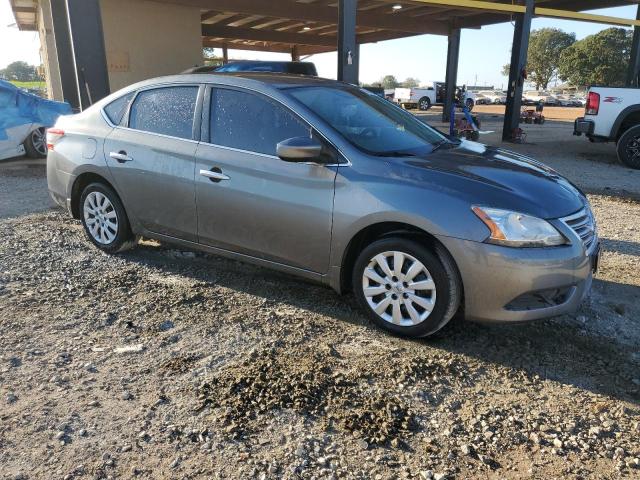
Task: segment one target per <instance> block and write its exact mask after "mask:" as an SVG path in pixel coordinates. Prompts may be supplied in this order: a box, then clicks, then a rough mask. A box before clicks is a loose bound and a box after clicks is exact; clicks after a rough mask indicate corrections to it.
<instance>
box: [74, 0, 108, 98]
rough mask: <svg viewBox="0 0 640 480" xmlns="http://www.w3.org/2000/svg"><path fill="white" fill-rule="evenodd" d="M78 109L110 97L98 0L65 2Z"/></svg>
mask: <svg viewBox="0 0 640 480" xmlns="http://www.w3.org/2000/svg"><path fill="white" fill-rule="evenodd" d="M66 3H67V17H68V22H69V36H70V38H71V47H72V52H73V63H74V65H75V75H76V80H77V82H78V98H79V99H80V108H81V109H85V108H87V107H89V106H90V105H92V104H93V103H95V102H97V101H98V100H101V99H102V98H104V97H106V96H107V95H109V93H110V88H109V70H108V68H107V54H106V52H105V48H104V35H103V33H102V16H101V14H100V2H99V0H66Z"/></svg>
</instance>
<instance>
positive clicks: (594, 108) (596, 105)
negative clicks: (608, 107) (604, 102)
mask: <svg viewBox="0 0 640 480" xmlns="http://www.w3.org/2000/svg"><path fill="white" fill-rule="evenodd" d="M599 110H600V94H599V93H596V92H589V95H588V96H587V106H586V108H585V113H586V114H587V115H597V114H598V111H599Z"/></svg>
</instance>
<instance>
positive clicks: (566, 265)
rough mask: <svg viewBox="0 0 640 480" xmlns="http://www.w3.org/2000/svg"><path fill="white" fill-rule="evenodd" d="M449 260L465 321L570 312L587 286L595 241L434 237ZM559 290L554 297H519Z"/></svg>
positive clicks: (503, 320)
mask: <svg viewBox="0 0 640 480" xmlns="http://www.w3.org/2000/svg"><path fill="white" fill-rule="evenodd" d="M439 239H440V241H441V242H442V243H443V244H444V245H445V247H446V248H447V249H448V250H449V252H450V253H451V255H452V256H453V258H454V259H455V261H456V263H457V265H458V269H459V270H460V275H461V277H462V283H463V286H464V311H465V317H466V318H467V319H468V320H473V321H478V322H483V323H518V322H528V321H532V320H538V319H542V318H549V317H554V316H557V315H562V314H565V313H569V312H572V311H574V310H575V309H576V308H577V307H578V306H579V305H580V303H581V302H582V301H583V300H584V298H585V297H586V296H587V295H588V293H589V291H590V289H591V283H592V280H593V268H594V260H593V258H592V256H594V255H596V252H597V251H598V250H597V249H598V248H599V243H598V241H597V239H596V241H594V243H593V245H592V247H591V248H590V249H589V251H586V250H585V248H584V246H583V245H582V243H580V242H574V243H573V244H572V245H567V246H563V247H553V248H510V247H503V246H498V245H491V244H486V243H478V242H473V241H468V240H460V239H453V238H449V237H443V238H439ZM549 291H557V292H562V294H558V295H557V297H555V300H556V301H554V302H547V301H545V302H543V303H542V305H541V303H540V302H537V303H531V304H527V302H523V301H522V299H523V298H524V299H527V298H529V297H531V298H541V297H543V296H544V295H546V293H547V292H549Z"/></svg>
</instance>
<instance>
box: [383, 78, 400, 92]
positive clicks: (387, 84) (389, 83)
mask: <svg viewBox="0 0 640 480" xmlns="http://www.w3.org/2000/svg"><path fill="white" fill-rule="evenodd" d="M380 84H381V85H382V87H383V88H385V89H391V88H396V87H397V86H398V85H399V83H398V80H396V77H394V76H393V75H385V76H384V77H382V80H380Z"/></svg>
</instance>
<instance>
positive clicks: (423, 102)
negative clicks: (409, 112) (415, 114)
mask: <svg viewBox="0 0 640 480" xmlns="http://www.w3.org/2000/svg"><path fill="white" fill-rule="evenodd" d="M418 108H419V109H420V110H423V111H426V110H429V109H430V108H431V100H430V99H429V97H422V98H421V99H420V100H418Z"/></svg>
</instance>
